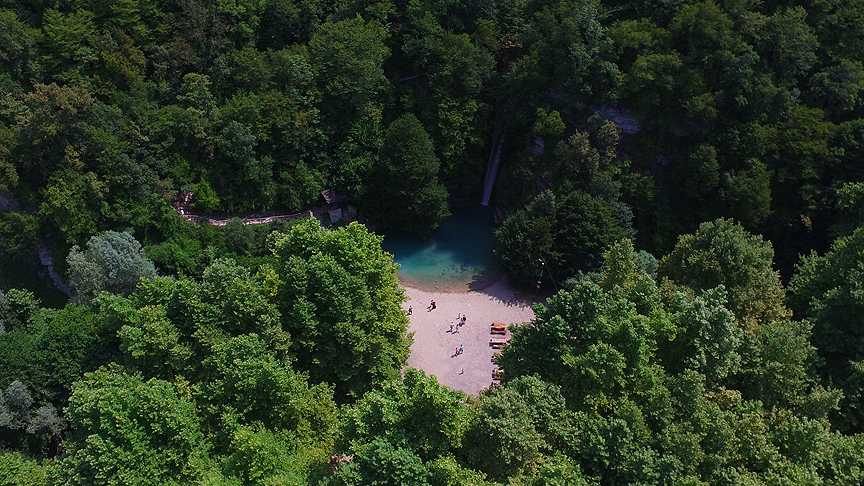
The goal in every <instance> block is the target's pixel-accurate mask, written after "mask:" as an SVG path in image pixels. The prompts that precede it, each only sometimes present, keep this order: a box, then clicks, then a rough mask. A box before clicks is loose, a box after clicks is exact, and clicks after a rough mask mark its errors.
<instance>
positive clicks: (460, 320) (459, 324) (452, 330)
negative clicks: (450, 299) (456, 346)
mask: <svg viewBox="0 0 864 486" xmlns="http://www.w3.org/2000/svg"><path fill="white" fill-rule="evenodd" d="M467 319H468V317H466V316H465V314H459V316H458V317H457V318H456V323H455V324H454V323H452V322H451V323H450V329H448V330H447V332H449V333H453V334H458V333H459V328H460V327H462V326H464V325H465V321H466V320H467ZM454 326H455V327H454Z"/></svg>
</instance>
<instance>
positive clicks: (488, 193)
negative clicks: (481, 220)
mask: <svg viewBox="0 0 864 486" xmlns="http://www.w3.org/2000/svg"><path fill="white" fill-rule="evenodd" d="M496 132H497V133H496V134H495V135H494V136H493V141H494V142H493V144H492V151H491V152H489V162H488V164H486V176H485V177H484V178H483V199H482V200H481V201H480V204H481V205H483V206H488V205H489V199H491V198H492V189H493V188H494V187H495V179H496V178H497V177H498V166H499V165H500V164H501V149H502V147H503V145H504V136H503V135H502V134H501V132H502V130H496Z"/></svg>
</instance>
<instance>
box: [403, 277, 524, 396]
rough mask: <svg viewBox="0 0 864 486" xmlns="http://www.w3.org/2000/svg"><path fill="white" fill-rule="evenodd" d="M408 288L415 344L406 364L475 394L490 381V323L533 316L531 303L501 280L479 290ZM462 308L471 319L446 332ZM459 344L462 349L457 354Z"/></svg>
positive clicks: (445, 383) (491, 368)
mask: <svg viewBox="0 0 864 486" xmlns="http://www.w3.org/2000/svg"><path fill="white" fill-rule="evenodd" d="M405 293H406V295H407V297H408V299H407V301H406V302H405V305H404V307H405V309H408V307H409V306H411V307H413V312H412V315H411V316H410V318H411V331H413V332H414V344H413V346H411V356H410V357H409V358H408V366H411V367H413V368H419V369H421V370H424V371H426V372H427V373H429V374H432V375H435V376H436V377H438V381H439V382H440V383H442V384H444V385H447V386H449V387H451V388H454V389H456V390H461V391H463V392H465V393H469V394H473V395H476V394H478V393H480V392H481V391H482V390H483V389H485V388H486V387H488V386H489V385H490V384H491V383H492V370H493V369H494V365H493V364H492V354H493V352H495V351H494V350H493V349H492V348H491V347H490V346H489V339H490V334H489V328H490V325H491V324H492V322H504V323H508V324H510V323H520V322H526V321H529V320H531V319H532V318H533V317H534V311H533V310H532V309H531V307H530V303H528V302H525V301H522V300H520V299H518V298H517V297H516V295H515V294H514V292H513V291H512V289H510V288H509V287H508V286H507V284H506V283H504V282H503V281H498V282H496V283H494V284H492V285H491V286H489V287H487V288H485V289H483V290H481V291H468V292H459V293H448V292H435V291H426V290H421V289H417V288H413V287H406V288H405ZM432 299H434V300H435V302H436V304H437V308H436V309H435V310H433V311H431V312H429V311H427V310H426V308H427V306H428V305H429V302H430V301H431V300H432ZM460 313H464V314H466V315H467V316H468V319H467V324H466V325H465V326H463V327H462V328H461V329H459V332H458V333H456V334H451V333H449V332H447V331H448V330H449V328H450V324H451V323H455V322H456V319H457V316H458V315H459V314H460ZM454 328H455V326H454ZM460 344H462V345H463V346H464V353H462V354H461V355H459V356H453V354H454V352H455V350H456V347H457V346H459V345H460ZM460 371H461V373H460Z"/></svg>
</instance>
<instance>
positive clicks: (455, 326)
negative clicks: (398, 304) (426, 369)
mask: <svg viewBox="0 0 864 486" xmlns="http://www.w3.org/2000/svg"><path fill="white" fill-rule="evenodd" d="M437 308H438V304H436V303H435V299H432V300H430V301H429V305H428V306H426V312H432V311H433V310H435V309H437ZM413 313H414V307H413V306H408V315H409V316H410V315H411V314H413ZM467 321H468V316H467V315H465V314H463V313H461V312H460V313H459V315H457V316H456V322H455V323H453V322H451V323H450V329H448V330H447V332H449V333H452V334H457V333H459V328H460V327H462V326H464V325H465V323H466V322H467ZM464 352H465V346H463V345H462V344H461V343H460V344H459V346H456V351H455V352H454V353H453V356H451V357H453V358H455V357H456V356H459V355H461V354H462V353H464ZM464 372H465V369H464V368H462V369H461V370H459V374H460V375H461V374H462V373H464Z"/></svg>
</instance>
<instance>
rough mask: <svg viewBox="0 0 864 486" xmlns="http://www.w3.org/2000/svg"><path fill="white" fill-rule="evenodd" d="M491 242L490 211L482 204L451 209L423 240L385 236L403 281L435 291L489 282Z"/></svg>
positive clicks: (475, 285)
mask: <svg viewBox="0 0 864 486" xmlns="http://www.w3.org/2000/svg"><path fill="white" fill-rule="evenodd" d="M492 245H493V226H492V212H491V211H490V210H489V209H488V208H484V207H478V208H470V209H461V210H457V211H454V214H453V215H452V216H450V217H449V218H447V219H446V220H444V221H443V222H442V223H441V226H440V227H439V228H438V230H436V231H435V233H433V234H432V236H431V237H430V238H428V239H425V240H424V239H420V238H416V237H410V236H402V235H390V236H388V237H386V238H385V239H384V248H385V249H386V250H387V251H389V252H391V253H393V254H394V255H395V257H396V263H398V264H399V273H400V277H401V278H402V279H403V280H404V281H405V282H406V283H409V284H412V285H416V286H418V287H421V288H428V289H438V290H464V289H466V288H470V287H478V286H482V285H484V284H485V283H486V282H487V281H489V280H490V279H491V277H492V275H494V273H495V262H494V259H493V255H492Z"/></svg>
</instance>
